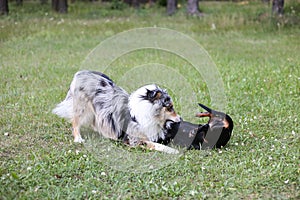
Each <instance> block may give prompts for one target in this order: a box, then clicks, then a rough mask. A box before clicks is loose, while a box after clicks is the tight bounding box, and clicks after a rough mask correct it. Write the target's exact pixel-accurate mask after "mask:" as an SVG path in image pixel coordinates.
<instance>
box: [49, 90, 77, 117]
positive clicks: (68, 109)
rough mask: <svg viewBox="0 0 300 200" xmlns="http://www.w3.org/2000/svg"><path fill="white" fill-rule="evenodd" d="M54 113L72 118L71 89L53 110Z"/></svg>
mask: <svg viewBox="0 0 300 200" xmlns="http://www.w3.org/2000/svg"><path fill="white" fill-rule="evenodd" d="M52 113H53V114H56V115H58V116H59V117H62V118H65V119H67V120H71V119H72V118H73V98H72V95H71V90H69V91H68V93H67V96H66V98H65V100H63V101H62V102H61V103H59V104H57V105H56V107H55V108H54V109H53V110H52Z"/></svg>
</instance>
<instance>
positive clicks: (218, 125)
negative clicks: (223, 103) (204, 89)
mask: <svg viewBox="0 0 300 200" xmlns="http://www.w3.org/2000/svg"><path fill="white" fill-rule="evenodd" d="M199 106H201V107H202V108H203V109H205V110H206V111H207V112H202V113H198V114H196V116H197V117H209V121H208V123H207V124H208V125H209V129H208V130H214V129H222V130H221V134H220V137H219V139H218V141H217V143H216V144H215V147H216V148H221V147H224V146H225V145H226V144H227V143H228V141H229V140H230V137H231V134H232V130H233V121H232V119H231V117H230V116H229V115H227V114H225V113H223V112H219V111H215V110H212V109H211V108H208V107H207V106H205V105H203V104H200V103H199Z"/></svg>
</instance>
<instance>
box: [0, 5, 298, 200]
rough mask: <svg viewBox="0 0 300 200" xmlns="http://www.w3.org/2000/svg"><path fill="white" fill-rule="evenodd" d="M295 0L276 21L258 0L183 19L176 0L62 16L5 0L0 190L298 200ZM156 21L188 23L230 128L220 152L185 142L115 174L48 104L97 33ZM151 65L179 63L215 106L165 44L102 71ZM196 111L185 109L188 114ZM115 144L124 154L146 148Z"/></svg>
mask: <svg viewBox="0 0 300 200" xmlns="http://www.w3.org/2000/svg"><path fill="white" fill-rule="evenodd" d="M295 2H296V1H287V2H286V6H287V10H288V11H291V12H288V13H286V16H285V17H283V18H278V19H275V18H271V17H270V16H269V15H270V13H269V9H270V8H268V7H267V6H266V5H263V4H261V3H260V1H254V2H252V1H251V2H248V3H246V4H241V3H233V2H202V1H201V2H200V7H201V9H202V10H203V11H204V12H205V13H207V15H206V16H205V17H203V18H194V17H189V16H186V15H185V13H184V12H185V10H184V8H183V7H182V8H181V9H180V10H179V12H178V13H177V14H176V15H175V16H172V17H168V16H165V14H164V9H163V8H160V7H156V6H155V7H152V8H141V9H138V10H134V9H131V8H124V9H123V10H110V5H109V4H105V5H103V4H99V3H94V4H92V5H89V4H88V3H86V4H83V3H79V2H78V3H76V4H71V5H70V10H69V11H70V12H69V14H68V15H58V14H55V13H52V12H51V11H50V10H49V8H48V7H49V6H48V7H47V6H46V7H45V6H43V7H42V6H40V5H38V4H37V3H36V2H24V6H23V7H22V8H19V7H16V6H15V5H14V4H13V3H10V10H11V14H10V15H9V16H1V18H0V29H1V31H0V70H1V73H0V77H1V88H0V93H1V95H0V105H1V114H0V126H1V129H0V155H1V161H0V185H1V187H0V198H1V199H111V198H112V199H117V198H122V199H132V198H135V199H144V198H149V199H176V198H177V199H198V198H201V199H207V198H209V199H214V198H219V199H224V198H225V199H241V198H243V199H257V198H262V199H274V198H275V199H297V198H299V191H300V186H299V182H300V179H299V177H300V174H299V173H300V163H299V155H300V154H299V153H300V152H299V146H300V138H299V120H300V119H299V112H300V110H299V102H300V98H299V95H300V90H299V88H300V87H299V86H300V82H299V81H300V72H299V66H300V58H299V53H300V46H299V35H300V31H299V30H300V29H299V24H297V20H294V19H295V18H296V19H298V17H299V13H298V12H296V13H295V12H292V10H293V9H294V8H295V6H294V7H293V8H291V7H292V6H291V5H296V4H295ZM296 10H297V9H296ZM212 24H214V26H213V25H212ZM153 26H157V27H166V28H171V29H174V30H178V31H180V32H183V33H185V34H187V35H189V36H190V37H192V38H193V39H195V40H196V41H197V42H199V43H200V44H201V45H202V46H203V47H204V48H205V49H206V50H207V51H208V53H209V54H210V56H211V58H212V60H214V62H215V63H216V65H217V68H218V70H219V72H220V74H221V76H222V79H223V83H224V87H225V92H226V95H227V100H228V106H227V111H228V114H230V115H231V116H232V118H233V120H234V122H235V129H234V135H233V137H232V139H231V141H230V143H229V145H228V146H227V147H226V148H224V149H222V150H220V151H218V150H212V151H209V152H199V151H189V152H186V153H185V154H184V155H182V156H181V157H179V158H177V159H174V162H172V164H170V165H165V166H163V167H162V168H160V169H159V170H155V171H148V172H146V173H133V172H131V171H130V170H129V171H128V172H126V171H119V170H115V169H113V168H112V167H111V166H109V164H110V163H108V162H107V160H109V159H107V158H103V159H101V157H100V156H98V154H97V152H96V153H95V152H93V151H89V149H88V148H85V146H84V145H78V144H74V143H73V142H72V136H71V134H70V124H69V123H67V122H66V121H64V120H61V119H59V118H57V117H56V116H54V115H52V114H51V109H52V108H53V107H54V106H55V104H56V103H58V102H59V101H61V100H62V99H63V98H64V96H65V93H66V90H67V88H68V86H69V84H70V81H71V79H72V76H73V74H74V73H75V72H76V71H77V70H79V69H80V68H81V63H82V61H83V60H84V58H85V57H86V55H87V54H88V53H89V52H90V51H91V50H92V49H93V48H94V47H95V46H96V45H98V43H99V42H101V41H103V40H105V39H106V38H108V37H110V36H113V35H114V34H116V33H119V32H121V31H125V30H128V29H132V28H138V27H153ZM214 27H215V28H214ZM175 42H176V41H175ZM199 59H201V58H199ZM147 62H157V63H163V64H166V65H169V66H174V69H176V70H177V71H178V72H180V73H181V74H183V75H184V76H185V77H186V78H187V81H188V82H189V83H190V84H191V85H192V87H194V88H193V90H195V91H196V92H195V93H196V96H197V97H195V98H196V99H197V101H199V102H202V103H204V104H207V105H210V101H211V100H210V97H209V92H208V90H207V87H206V85H205V82H204V80H203V79H202V78H201V77H200V76H199V75H197V74H195V73H194V72H193V71H192V70H189V69H191V67H190V65H189V64H188V63H186V62H185V61H184V60H182V59H180V58H178V57H176V56H174V55H171V54H168V53H167V52H159V51H155V50H149V51H138V52H133V53H132V54H130V55H126V56H124V57H122V58H121V59H118V60H116V61H115V62H114V63H113V64H112V66H111V68H110V69H112V70H111V71H109V74H108V75H111V76H112V77H113V79H115V80H117V79H118V78H119V77H120V74H122V73H123V72H124V71H126V70H125V69H130V66H136V65H139V64H141V63H147ZM128 84H130V80H128ZM178 90H180V88H178ZM175 92H176V91H175ZM179 98H189V97H178V96H176V95H175V96H174V99H175V103H176V102H177V99H179ZM194 103H195V104H196V103H197V102H194ZM176 104H178V103H176ZM181 106H182V105H179V104H178V105H177V107H181ZM196 109H197V108H196ZM180 112H181V113H180V114H184V110H181V111H180ZM193 114H194V113H188V115H190V116H191V120H195V119H193V118H192V116H193ZM110 145H113V146H114V145H115V144H110ZM118 149H121V154H122V155H123V154H124V155H126V156H124V157H127V156H130V155H132V153H135V154H137V156H139V157H144V156H147V155H149V154H150V155H151V153H152V152H144V151H139V150H137V152H135V150H128V149H126V148H124V147H118ZM96 151H97V150H96ZM124 152H125V153H124ZM121 159H122V157H121ZM121 161H122V160H121ZM125 162H128V161H127V160H126V159H125V158H124V163H122V162H120V160H119V161H118V163H120V165H122V164H123V165H124V166H126V164H127V163H125ZM141 164H143V163H141ZM146 171H147V170H146Z"/></svg>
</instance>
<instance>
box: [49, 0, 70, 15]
mask: <svg viewBox="0 0 300 200" xmlns="http://www.w3.org/2000/svg"><path fill="white" fill-rule="evenodd" d="M52 9H53V10H54V11H56V12H59V13H67V12H68V1H67V0H52Z"/></svg>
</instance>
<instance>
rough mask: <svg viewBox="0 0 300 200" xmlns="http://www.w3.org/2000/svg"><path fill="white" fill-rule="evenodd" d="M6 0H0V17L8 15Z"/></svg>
mask: <svg viewBox="0 0 300 200" xmlns="http://www.w3.org/2000/svg"><path fill="white" fill-rule="evenodd" d="M8 12H9V10H8V0H0V15H8Z"/></svg>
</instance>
